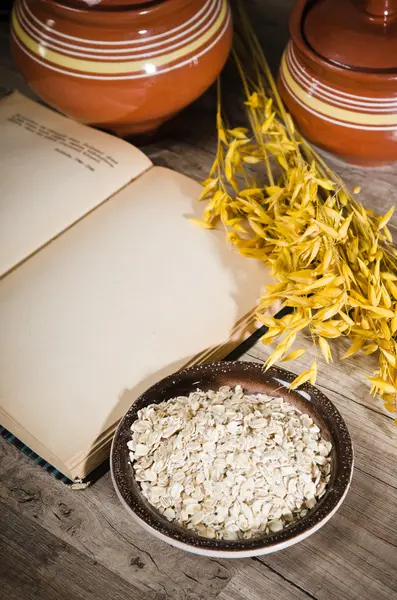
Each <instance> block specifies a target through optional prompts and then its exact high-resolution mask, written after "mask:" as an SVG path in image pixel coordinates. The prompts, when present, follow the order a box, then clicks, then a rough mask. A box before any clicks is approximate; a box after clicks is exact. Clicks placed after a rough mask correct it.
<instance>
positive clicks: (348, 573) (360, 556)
mask: <svg viewBox="0 0 397 600" xmlns="http://www.w3.org/2000/svg"><path fill="white" fill-rule="evenodd" d="M396 510H397V488H392V487H391V486H388V485H386V484H384V483H383V482H381V481H379V480H377V479H375V478H373V477H371V476H369V475H367V474H365V473H363V472H361V471H359V470H356V472H355V476H354V479H353V482H352V486H351V490H350V491H349V493H348V496H347V498H346V500H345V502H344V504H343V505H342V507H341V509H340V510H339V512H338V513H337V514H336V515H335V516H334V517H333V518H332V519H331V520H330V521H329V523H327V524H326V525H325V526H324V527H323V529H321V530H320V531H319V532H317V533H315V534H314V535H313V536H311V537H310V538H308V539H307V540H304V541H303V542H301V543H300V544H298V545H296V546H293V547H291V548H288V549H287V550H284V551H282V552H276V553H275V554H272V555H269V556H266V557H263V558H260V559H259V560H261V561H262V562H263V563H264V564H266V565H267V566H270V567H271V568H272V569H274V570H275V571H276V572H277V573H279V574H281V575H282V576H284V577H285V578H286V579H287V580H288V581H291V582H293V583H294V584H295V585H298V586H299V587H301V588H303V589H304V590H305V591H307V592H309V593H310V594H311V595H312V596H313V597H315V598H317V600H334V599H335V600H374V599H375V598H376V599H377V600H391V598H395V597H397V528H396V526H395V522H394V519H393V515H394V514H396V513H395V511H396Z"/></svg>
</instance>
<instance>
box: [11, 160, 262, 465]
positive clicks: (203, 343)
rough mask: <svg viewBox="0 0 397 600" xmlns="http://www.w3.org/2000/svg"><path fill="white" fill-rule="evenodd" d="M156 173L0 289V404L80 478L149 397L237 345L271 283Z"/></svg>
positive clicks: (194, 189) (191, 200) (192, 198)
mask: <svg viewBox="0 0 397 600" xmlns="http://www.w3.org/2000/svg"><path fill="white" fill-rule="evenodd" d="M200 190H201V186H200V185H199V184H197V183H196V182H194V181H192V180H191V179H188V178H187V177H185V176H183V175H179V174H177V173H175V172H173V171H170V170H168V169H164V168H159V167H153V168H152V169H150V170H149V171H148V172H147V173H145V174H144V175H142V177H139V178H138V179H137V180H136V181H134V182H133V183H132V184H130V185H128V186H127V187H125V188H124V189H123V190H122V191H121V192H119V193H118V194H116V195H115V196H114V197H113V198H112V199H111V200H110V201H109V202H106V203H105V204H103V205H102V206H101V207H99V208H98V209H97V210H96V211H94V212H93V213H91V214H90V215H89V216H88V217H87V218H85V219H83V220H81V221H80V222H79V223H77V224H76V225H75V226H74V227H72V228H71V229H69V230H68V231H66V232H65V233H64V234H63V235H61V236H60V237H58V238H57V239H56V240H54V241H53V242H52V243H51V244H49V245H48V246H47V247H45V248H43V249H42V250H41V252H39V253H38V254H36V255H35V256H33V257H32V258H31V259H30V260H29V261H26V262H25V263H24V264H22V265H21V266H20V267H19V268H18V269H16V270H15V271H13V272H12V273H10V274H9V275H8V276H7V277H5V278H4V279H3V280H2V281H1V282H0V331H1V332H2V334H1V337H0V404H1V408H2V410H3V411H4V412H8V413H9V414H10V415H11V416H12V418H13V419H14V420H15V421H16V422H18V423H20V424H21V425H22V426H23V427H24V428H25V429H26V430H28V431H30V432H31V434H32V435H33V436H34V437H35V438H36V439H37V440H40V442H41V443H42V444H45V445H46V446H47V447H48V448H49V450H50V451H51V452H52V453H53V454H55V455H56V456H58V457H59V458H60V459H61V460H63V461H64V462H65V463H66V464H68V465H70V466H71V467H73V465H77V464H78V463H79V462H81V457H84V456H88V455H89V453H90V452H91V450H92V448H93V447H94V445H95V444H96V440H97V439H98V438H99V436H101V435H102V434H103V433H104V432H106V431H107V430H108V429H109V428H110V427H111V426H112V425H114V424H115V423H116V422H117V420H118V419H119V418H120V417H121V416H122V415H123V414H124V413H125V411H126V410H127V409H128V408H129V406H130V405H131V404H132V403H133V402H134V400H135V399H136V398H137V397H138V395H139V394H141V393H142V392H143V391H145V389H146V388H147V387H149V386H150V385H152V384H154V383H155V382H156V381H158V380H159V379H161V378H162V377H164V376H166V375H168V374H170V373H172V372H174V371H175V370H177V369H179V368H180V367H181V366H183V365H184V364H186V363H187V362H188V361H189V360H190V359H191V358H192V357H194V356H196V355H198V354H199V353H201V352H204V351H205V350H206V349H207V348H210V347H212V346H216V345H217V344H221V343H222V342H224V341H226V340H228V338H229V337H230V336H231V335H232V332H233V329H234V327H235V324H236V323H237V322H238V321H239V320H242V319H243V318H244V316H245V315H247V313H249V312H250V311H251V310H252V309H254V308H255V306H256V302H257V299H258V297H259V295H260V293H261V291H262V290H263V287H264V285H266V284H269V283H272V278H271V275H270V273H269V271H268V270H267V269H266V268H265V267H264V266H263V265H262V264H261V263H259V261H256V260H253V259H248V258H244V257H242V256H240V255H239V254H238V253H237V252H236V250H235V249H234V248H232V247H231V246H230V245H229V244H228V243H227V241H226V238H225V234H224V231H223V230H222V231H212V230H211V231H210V230H204V229H201V228H200V227H198V226H197V225H196V224H194V223H192V222H191V221H190V220H189V217H191V216H199V215H200V213H201V212H202V210H203V205H202V204H200V203H198V202H197V197H198V195H199V192H200Z"/></svg>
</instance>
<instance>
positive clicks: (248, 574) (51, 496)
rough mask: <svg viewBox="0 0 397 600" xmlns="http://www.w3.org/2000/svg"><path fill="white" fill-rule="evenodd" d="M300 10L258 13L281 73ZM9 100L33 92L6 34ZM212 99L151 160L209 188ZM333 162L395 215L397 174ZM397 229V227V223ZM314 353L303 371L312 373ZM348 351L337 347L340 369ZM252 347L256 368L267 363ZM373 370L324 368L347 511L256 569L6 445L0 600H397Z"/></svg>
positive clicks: (264, 3) (388, 445)
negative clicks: (145, 520) (189, 550)
mask: <svg viewBox="0 0 397 600" xmlns="http://www.w3.org/2000/svg"><path fill="white" fill-rule="evenodd" d="M290 4H291V2H290V0H256V1H255V2H254V1H253V0H252V2H251V5H250V11H251V12H252V14H253V16H254V17H255V24H256V26H257V31H258V32H259V34H260V37H261V39H262V41H263V45H264V47H265V51H266V53H267V55H268V56H269V58H270V61H271V64H272V66H273V68H276V67H277V64H278V61H279V58H280V54H281V51H282V49H283V47H284V45H285V42H286V39H287V14H288V10H289V8H290ZM1 47H2V49H3V52H2V53H1V58H0V88H9V87H17V88H19V89H20V90H22V91H26V86H25V85H24V83H23V81H22V79H21V77H20V76H19V75H18V74H17V73H16V72H15V70H14V69H13V66H12V62H11V59H10V57H9V54H8V49H7V28H6V27H3V28H1V29H0V48H1ZM213 99H214V98H213V93H212V92H209V93H208V94H206V95H205V96H204V97H203V98H202V99H201V100H200V101H199V102H197V103H196V104H195V105H193V106H192V107H191V108H190V109H189V110H188V111H186V112H185V113H184V114H183V115H182V117H181V118H180V119H179V120H178V122H177V123H176V124H175V128H174V131H173V133H172V135H170V137H168V138H167V139H164V140H162V141H161V142H159V143H156V144H152V145H151V146H149V147H147V148H146V149H145V150H146V152H147V153H148V154H149V155H150V156H151V158H152V159H153V160H154V162H155V163H156V164H163V165H166V166H169V167H172V168H174V169H176V170H178V171H181V172H183V173H186V174H188V175H190V176H192V177H195V178H197V179H202V178H204V177H205V176H206V172H207V170H208V168H209V165H210V163H211V159H212V155H213V152H214V148H215V139H214V127H213V121H214V118H213V117H214V112H213V106H214V104H213ZM328 158H329V163H330V164H331V166H332V167H333V168H334V169H335V170H337V171H338V172H339V173H340V174H341V175H342V176H343V177H344V178H345V180H346V181H347V182H348V183H350V184H351V185H361V186H362V193H361V196H362V200H363V202H364V203H365V204H367V205H369V206H371V207H373V208H375V209H379V210H384V211H386V210H387V209H388V208H389V206H391V205H392V204H394V203H395V202H396V198H397V168H396V167H388V168H382V169H380V168H379V169H371V170H363V169H360V168H356V167H351V166H348V165H346V164H342V163H341V162H339V161H337V160H336V159H333V158H330V157H327V159H328ZM394 224H395V225H397V219H396V217H395V218H394ZM299 345H306V346H307V347H308V348H309V350H308V352H307V353H306V354H305V355H304V358H303V359H301V361H300V363H299V364H296V365H294V366H295V370H297V369H298V368H304V367H306V366H307V365H308V364H309V363H310V362H311V360H312V350H311V349H310V343H309V341H308V340H307V339H306V338H305V337H304V336H302V339H301V340H300V344H299ZM345 347H346V345H345V344H344V343H343V342H341V343H338V344H334V345H333V351H334V354H335V356H336V357H337V356H341V355H342V353H343V352H344V351H345ZM267 352H268V351H267V350H266V348H265V347H264V346H261V344H256V345H254V346H253V347H252V348H251V349H250V350H249V351H248V353H247V354H245V355H244V356H242V359H244V360H263V359H264V358H265V357H266V356H267ZM372 366H373V360H372V359H371V357H364V356H359V357H355V358H353V359H351V360H349V361H347V362H343V363H339V362H335V363H334V364H331V365H329V366H327V365H325V364H324V363H320V365H319V377H318V385H319V387H320V389H321V390H322V391H323V392H324V393H325V394H326V395H327V396H328V397H329V398H330V399H331V400H332V401H333V402H334V403H335V404H336V406H337V407H338V409H339V410H340V411H341V413H342V414H343V416H344V418H345V420H346V422H347V424H348V426H349V429H350V432H351V435H352V438H353V443H354V449H355V461H356V466H355V473H354V478H353V483H352V486H351V490H350V492H349V494H348V496H347V498H346V501H345V502H344V504H343V506H342V508H341V509H340V510H339V512H338V513H337V514H336V516H334V517H333V518H332V519H331V521H330V522H329V523H327V524H326V525H325V526H324V527H323V529H321V530H320V531H319V532H317V533H316V534H315V535H313V536H312V537H310V538H309V539H307V540H305V541H303V542H301V543H300V544H298V545H296V546H293V547H291V548H289V549H287V550H283V551H282V552H279V553H276V554H272V555H269V556H265V557H263V558H255V559H247V560H234V561H227V560H211V559H207V558H201V557H197V556H194V555H189V554H185V553H183V552H181V551H179V550H176V549H173V548H172V547H169V546H167V545H165V544H162V543H160V542H158V541H157V540H156V539H154V538H152V537H150V536H148V535H147V534H146V533H145V532H144V531H143V530H142V529H140V528H139V527H138V526H136V525H135V524H134V523H132V522H131V520H130V518H129V517H128V515H127V513H126V512H125V510H124V509H123V508H122V507H121V505H120V504H119V502H118V500H117V498H116V495H115V493H114V491H113V488H112V484H111V480H110V476H109V473H106V474H105V475H104V476H102V477H101V478H100V479H99V481H97V482H96V483H95V484H94V485H93V486H91V487H88V488H87V489H85V490H84V491H79V492H78V491H73V490H72V489H71V488H70V487H67V486H65V485H63V484H62V483H59V482H58V481H56V480H55V479H53V478H52V477H50V476H49V475H48V474H47V473H46V472H45V471H43V470H42V469H41V468H40V467H38V466H37V465H35V464H34V463H33V462H32V461H30V460H29V459H28V458H27V457H25V456H24V455H23V454H22V453H21V452H19V451H18V450H16V449H15V448H14V447H13V446H12V445H10V444H9V443H7V442H5V441H4V440H0V478H1V483H0V598H1V599H3V598H4V599H7V600H36V599H37V600H55V599H57V600H80V599H81V600H126V599H128V600H166V599H170V600H182V599H185V600H201V599H202V600H210V599H211V598H215V597H218V598H219V600H272V599H274V600H307V599H309V598H310V599H312V600H354V599H357V600H393V598H397V428H396V427H394V426H393V421H392V418H391V417H390V416H388V415H387V414H385V412H384V410H383V408H382V405H381V403H380V402H379V401H374V400H372V399H371V398H370V396H369V393H368V386H367V384H366V383H365V382H364V377H365V375H366V374H368V373H369V372H370V370H371V368H372Z"/></svg>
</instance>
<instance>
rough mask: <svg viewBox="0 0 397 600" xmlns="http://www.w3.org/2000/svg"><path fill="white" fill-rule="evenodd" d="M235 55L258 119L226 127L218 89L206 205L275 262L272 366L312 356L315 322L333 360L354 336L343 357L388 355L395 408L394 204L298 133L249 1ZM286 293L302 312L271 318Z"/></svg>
mask: <svg viewBox="0 0 397 600" xmlns="http://www.w3.org/2000/svg"><path fill="white" fill-rule="evenodd" d="M233 57H234V61H235V64H236V67H237V69H238V71H239V73H240V77H241V81H242V84H243V87H244V92H245V96H246V101H245V106H246V112H247V117H248V123H249V127H236V128H233V129H227V128H226V126H225V124H224V118H223V113H222V105H221V101H220V87H219V94H218V113H217V130H218V149H217V154H216V158H215V160H214V163H213V166H212V168H211V171H210V174H209V177H208V179H207V180H206V181H205V182H204V184H203V185H204V189H203V191H202V194H201V197H200V199H202V200H205V201H206V202H207V205H206V208H205V211H204V214H203V219H202V221H201V224H202V225H203V226H204V227H208V228H212V227H214V226H215V225H216V224H217V223H218V222H221V223H222V224H223V226H224V227H225V230H226V235H227V238H228V240H229V241H230V242H231V243H232V244H233V245H234V246H235V247H236V248H237V249H238V250H239V252H240V253H241V254H243V255H244V256H247V257H252V258H257V259H259V260H262V261H263V262H264V263H265V264H266V265H267V266H269V267H270V268H271V270H272V274H273V276H274V278H275V280H276V282H277V283H276V284H275V285H272V286H269V287H268V288H267V290H266V292H265V294H264V295H263V296H262V298H261V299H260V302H259V308H258V319H259V320H260V321H261V322H262V323H263V324H264V325H266V326H267V327H268V328H269V329H268V331H267V333H266V335H265V336H264V337H263V342H264V343H265V344H268V343H270V342H273V341H274V340H276V341H277V342H278V345H277V347H276V348H275V350H274V352H273V353H272V355H271V356H270V357H269V359H268V360H267V362H266V367H270V366H271V365H272V364H274V363H275V362H278V361H283V360H284V361H285V360H293V359H295V358H298V357H299V356H301V355H302V354H303V352H304V350H302V349H300V348H298V349H294V348H293V346H294V343H295V340H296V338H297V334H298V333H299V332H300V331H302V330H303V329H305V328H308V330H309V332H310V334H311V336H312V339H313V342H314V344H315V346H316V347H317V349H318V351H319V352H321V353H322V355H323V356H324V358H325V360H326V361H327V362H329V361H331V360H332V350H331V346H330V340H332V339H334V338H338V337H340V336H346V337H348V338H349V339H350V340H351V343H352V344H351V347H350V349H349V350H348V352H347V353H346V354H345V356H344V357H343V358H347V357H348V356H351V355H353V354H355V353H356V352H358V351H362V352H364V353H365V354H372V353H377V356H378V358H379V368H378V369H377V370H376V371H375V372H374V373H373V376H372V377H370V378H369V380H370V382H371V393H372V394H373V395H376V394H377V393H378V394H379V395H380V396H381V397H382V399H383V401H384V404H385V408H386V410H388V411H390V412H395V411H396V408H397V344H396V341H395V336H396V332H397V261H396V256H397V251H396V249H395V248H394V247H393V245H392V236H391V234H390V231H389V229H388V227H387V224H388V222H389V220H390V218H391V216H392V214H393V210H394V208H393V209H391V210H390V211H389V212H388V213H387V214H386V215H384V216H378V215H375V214H374V213H373V212H372V211H371V210H367V209H365V208H364V207H363V206H362V204H360V203H359V202H358V201H357V200H356V199H355V198H354V197H353V196H352V195H351V194H350V193H349V191H348V189H347V188H346V186H345V185H344V183H343V181H342V180H341V179H340V178H339V177H338V176H337V175H336V174H335V173H333V172H332V171H331V169H329V168H328V167H327V165H326V164H325V163H324V162H323V160H322V159H321V158H320V157H319V156H318V155H317V154H316V152H315V151H314V150H313V149H312V148H311V147H310V145H309V144H307V142H305V141H304V140H303V139H302V138H301V137H300V135H299V133H298V132H296V131H295V129H294V125H293V122H292V119H291V117H290V116H289V115H288V114H287V113H286V111H285V109H284V107H283V105H282V102H281V100H280V97H279V95H278V92H277V89H276V86H275V83H274V80H273V78H272V75H271V73H270V70H269V67H268V65H267V62H266V59H265V57H264V55H263V52H262V50H261V47H260V45H259V43H258V41H257V39H256V38H255V35H254V33H253V31H252V28H251V26H250V24H249V22H248V19H247V17H246V15H245V13H244V11H243V9H242V8H241V5H240V6H239V7H238V8H237V42H236V44H235V49H234V51H233ZM243 65H244V66H243ZM247 69H248V71H247ZM280 298H281V299H283V301H284V306H288V307H291V308H293V313H292V314H288V315H286V316H284V317H283V318H282V319H279V320H276V319H273V318H269V317H267V316H264V312H265V310H266V308H267V307H269V306H270V305H272V304H273V302H274V301H275V300H277V299H280ZM316 374H317V363H316V360H315V361H314V362H313V364H312V365H311V367H310V369H309V370H308V371H306V372H304V373H301V374H300V375H299V377H297V378H296V380H295V381H294V382H293V384H292V387H297V386H298V385H301V384H302V383H304V382H305V381H310V382H312V383H314V382H315V380H316Z"/></svg>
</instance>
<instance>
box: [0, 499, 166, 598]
mask: <svg viewBox="0 0 397 600" xmlns="http://www.w3.org/2000/svg"><path fill="white" fill-rule="evenodd" d="M0 548H1V560H0V581H1V597H2V598H7V599H8V600H36V599H37V600H53V599H54V598H57V599H58V600H70V599H71V598H73V599H75V600H102V599H105V598H110V597H111V598H113V600H125V598H134V600H141V599H142V600H146V599H147V600H149V599H154V598H155V597H156V596H155V595H154V594H153V593H152V592H151V591H150V590H148V591H146V592H145V593H138V590H137V588H135V586H132V585H130V584H127V583H126V582H125V581H123V579H121V578H120V577H117V576H116V575H114V574H113V573H111V572H109V571H107V569H105V568H103V567H102V566H101V565H99V564H98V563H97V562H96V561H95V560H92V559H90V558H88V557H87V556H84V555H83V554H81V553H80V552H77V551H76V550H74V549H73V548H71V546H69V545H68V544H66V543H65V542H61V541H60V540H59V539H57V538H56V537H55V536H54V535H53V534H51V533H48V532H46V531H45V530H44V529H43V528H42V527H40V526H39V525H36V524H35V523H32V522H31V521H30V520H29V519H27V518H26V517H24V516H23V515H21V514H20V513H18V512H16V511H13V510H11V509H10V508H9V507H8V506H6V505H4V504H3V503H0ZM160 597H161V596H160V595H157V598H158V599H160Z"/></svg>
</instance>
